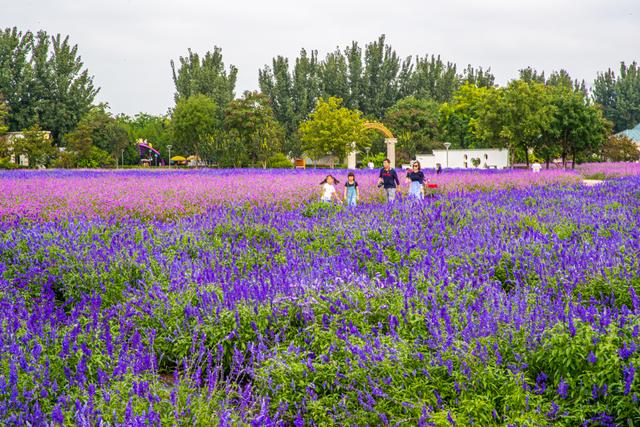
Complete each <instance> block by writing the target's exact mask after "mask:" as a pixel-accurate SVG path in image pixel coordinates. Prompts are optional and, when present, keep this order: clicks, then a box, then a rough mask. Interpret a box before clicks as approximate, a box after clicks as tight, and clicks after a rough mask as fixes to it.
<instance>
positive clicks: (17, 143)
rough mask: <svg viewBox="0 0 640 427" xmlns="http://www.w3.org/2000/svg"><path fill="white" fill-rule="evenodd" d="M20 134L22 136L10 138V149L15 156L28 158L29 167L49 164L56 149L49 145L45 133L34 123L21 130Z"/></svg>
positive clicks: (48, 139)
mask: <svg viewBox="0 0 640 427" xmlns="http://www.w3.org/2000/svg"><path fill="white" fill-rule="evenodd" d="M22 136H23V137H22V138H18V137H15V138H12V141H13V144H12V145H13V147H12V151H13V154H14V155H15V156H16V157H18V156H21V155H23V156H26V157H27V158H28V159H29V167H30V168H37V167H39V166H48V165H49V164H51V162H52V161H53V160H54V159H55V157H56V155H57V152H58V150H57V149H56V148H55V147H53V146H52V145H51V142H52V141H51V139H50V138H49V135H48V134H47V133H45V132H43V131H42V130H41V129H40V127H39V126H37V125H35V126H32V127H31V128H30V129H26V130H23V131H22Z"/></svg>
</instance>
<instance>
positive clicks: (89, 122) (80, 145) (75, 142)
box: [56, 105, 127, 168]
mask: <svg viewBox="0 0 640 427" xmlns="http://www.w3.org/2000/svg"><path fill="white" fill-rule="evenodd" d="M112 123H115V120H114V119H113V118H112V117H110V115H109V114H108V113H107V112H106V106H105V105H99V106H95V107H94V108H92V109H91V110H90V111H89V112H88V113H87V114H85V115H84V116H83V117H82V119H81V120H80V122H79V123H78V126H77V127H76V128H75V129H74V130H73V131H71V132H69V133H68V134H66V135H65V136H64V139H65V141H66V147H65V150H64V151H63V152H62V153H60V156H59V158H58V160H57V162H56V166H58V167H64V168H76V167H82V168H98V167H113V166H115V165H116V159H117V151H116V150H117V149H115V148H114V149H113V151H112V152H111V153H110V152H109V151H108V150H109V149H110V148H111V147H112V146H113V145H116V144H118V143H119V142H122V143H126V141H127V140H126V135H125V137H124V141H122V140H121V139H118V138H116V140H115V141H111V140H110V138H109V136H110V132H109V131H108V127H109V125H110V124H112ZM122 133H123V134H126V132H125V131H124V130H122ZM112 144H113V145H112Z"/></svg>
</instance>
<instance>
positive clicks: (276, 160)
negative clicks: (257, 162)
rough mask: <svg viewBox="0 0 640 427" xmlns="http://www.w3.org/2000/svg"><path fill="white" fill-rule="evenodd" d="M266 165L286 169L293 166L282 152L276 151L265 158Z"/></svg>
mask: <svg viewBox="0 0 640 427" xmlns="http://www.w3.org/2000/svg"><path fill="white" fill-rule="evenodd" d="M267 167H268V168H273V169H288V168H292V167H293V163H292V162H291V160H289V158H288V157H287V156H285V155H284V154H282V153H276V154H274V155H273V156H271V157H269V158H268V159H267Z"/></svg>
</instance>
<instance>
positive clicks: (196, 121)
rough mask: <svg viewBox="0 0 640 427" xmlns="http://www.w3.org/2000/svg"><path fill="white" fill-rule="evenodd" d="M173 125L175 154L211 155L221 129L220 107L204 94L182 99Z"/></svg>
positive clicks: (179, 101)
mask: <svg viewBox="0 0 640 427" xmlns="http://www.w3.org/2000/svg"><path fill="white" fill-rule="evenodd" d="M171 125H172V128H173V137H174V141H175V147H174V152H175V153H183V154H186V155H192V154H195V155H197V156H200V155H202V154H210V153H211V151H212V150H213V149H214V147H215V145H214V142H215V137H216V135H217V133H218V131H219V128H220V121H219V120H218V107H217V106H216V103H215V102H214V101H213V99H212V98H210V97H208V96H206V95H202V94H198V95H193V96H191V97H189V98H185V99H180V100H178V102H177V104H176V108H175V109H174V111H173V117H172V121H171Z"/></svg>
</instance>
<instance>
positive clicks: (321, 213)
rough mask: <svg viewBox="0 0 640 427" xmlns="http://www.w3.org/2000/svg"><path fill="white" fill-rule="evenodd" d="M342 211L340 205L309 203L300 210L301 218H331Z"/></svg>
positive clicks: (319, 202)
mask: <svg viewBox="0 0 640 427" xmlns="http://www.w3.org/2000/svg"><path fill="white" fill-rule="evenodd" d="M342 210H344V207H343V206H342V205H338V204H335V203H327V202H321V201H318V202H311V203H309V204H308V205H306V206H305V207H304V208H303V210H302V216H304V217H306V218H316V217H331V216H334V215H335V214H336V213H338V212H340V211H342Z"/></svg>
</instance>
